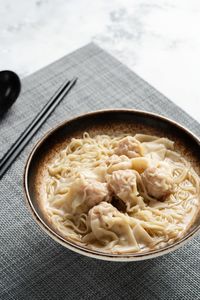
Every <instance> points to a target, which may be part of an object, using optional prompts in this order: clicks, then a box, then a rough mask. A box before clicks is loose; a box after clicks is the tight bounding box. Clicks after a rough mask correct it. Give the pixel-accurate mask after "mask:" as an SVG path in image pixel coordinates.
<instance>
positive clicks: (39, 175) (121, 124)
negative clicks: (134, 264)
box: [24, 109, 200, 261]
mask: <svg viewBox="0 0 200 300" xmlns="http://www.w3.org/2000/svg"><path fill="white" fill-rule="evenodd" d="M84 131H87V132H89V133H90V135H91V136H93V135H95V134H113V133H117V132H120V133H122V132H123V133H132V134H135V133H144V134H152V135H158V136H164V137H168V138H169V139H171V140H174V141H175V150H176V151H178V152H179V153H181V154H182V156H183V157H185V158H186V159H187V160H188V161H190V162H191V164H192V167H193V168H194V169H195V171H196V172H197V174H198V175H200V156H199V153H200V140H199V138H198V137H197V136H195V135H194V134H193V133H191V132H190V131H189V130H187V129H186V128H184V127H183V126H181V125H179V124H178V123H176V122H174V121H172V120H170V119H167V118H165V117H162V116H159V115H156V114H153V113H148V112H144V111H138V110H128V109H116V110H102V111H96V112H91V113H87V114H84V115H81V116H78V117H76V118H74V119H71V120H68V121H65V122H64V123H62V124H60V125H58V126H57V127H56V128H54V129H52V130H50V131H49V132H48V133H47V134H46V135H45V136H44V137H43V138H42V139H41V140H40V141H39V142H38V143H37V144H36V145H35V147H34V148H33V150H32V152H31V153H30V155H29V157H28V160H27V163H26V166H25V171H24V191H25V195H26V200H27V204H28V206H29V208H30V210H31V212H32V215H33V217H34V219H35V220H36V222H37V223H38V224H39V225H40V226H41V227H42V229H43V230H44V231H45V232H46V233H47V234H49V235H50V236H51V237H52V238H53V239H54V240H56V241H57V242H58V243H60V244H62V245H63V246H65V247H66V248H69V249H71V250H73V251H76V252H78V253H81V254H84V255H87V256H90V257H95V258H99V259H104V260H113V261H136V260H143V259H149V258H153V257H156V256H160V255H163V254H166V253H169V252H171V251H173V250H175V249H177V248H178V247H180V246H182V245H183V244H184V243H185V242H186V241H189V240H190V239H191V238H192V237H193V236H194V235H195V234H196V233H197V232H198V231H199V229H200V217H199V215H198V217H197V218H196V220H195V222H194V224H193V225H192V226H191V228H190V229H189V231H188V232H187V234H186V235H185V236H184V237H183V238H182V239H180V240H178V241H177V242H175V243H174V244H172V245H168V246H166V247H164V248H162V249H159V250H154V251H150V252H147V253H135V254H134V253H133V254H120V255H119V254H108V253H102V252H100V251H94V250H91V249H88V248H86V247H83V246H81V245H79V244H76V243H73V242H72V241H69V240H67V239H66V238H64V237H63V236H61V234H60V233H59V232H58V231H57V230H56V229H55V228H54V226H53V224H52V223H51V221H50V220H49V219H48V218H47V216H46V215H45V213H44V211H43V209H42V206H41V198H42V193H43V190H42V182H43V178H44V176H45V175H46V172H47V168H46V166H47V164H48V163H49V162H50V161H51V160H52V159H53V157H54V156H55V154H56V153H57V152H58V151H59V150H61V149H62V148H64V147H65V146H66V144H67V143H68V142H69V140H70V139H71V138H72V137H80V136H82V134H83V132H84Z"/></svg>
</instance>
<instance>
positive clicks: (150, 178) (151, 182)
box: [141, 162, 173, 200]
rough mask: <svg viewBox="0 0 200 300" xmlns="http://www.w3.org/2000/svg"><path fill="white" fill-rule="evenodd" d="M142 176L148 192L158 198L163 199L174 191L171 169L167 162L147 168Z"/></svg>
mask: <svg viewBox="0 0 200 300" xmlns="http://www.w3.org/2000/svg"><path fill="white" fill-rule="evenodd" d="M141 177H142V181H143V183H144V185H145V187H146V190H147V193H148V194H149V195H150V196H152V197H154V198H156V199H159V200H161V199H163V198H164V197H165V196H167V195H168V194H170V193H171V192H172V191H173V179H172V175H171V169H170V166H169V165H168V164H167V163H166V162H160V163H159V164H158V165H157V167H149V168H147V169H146V170H145V171H144V173H143V174H142V176H141Z"/></svg>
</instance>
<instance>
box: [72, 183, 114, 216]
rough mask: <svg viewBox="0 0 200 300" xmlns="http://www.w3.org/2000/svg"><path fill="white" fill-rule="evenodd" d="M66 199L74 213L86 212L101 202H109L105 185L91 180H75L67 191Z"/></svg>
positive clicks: (108, 194)
mask: <svg viewBox="0 0 200 300" xmlns="http://www.w3.org/2000/svg"><path fill="white" fill-rule="evenodd" d="M68 198H71V205H70V204H69V203H67V206H68V207H71V209H72V211H73V212H74V213H79V212H87V211H88V210H89V209H90V208H91V207H93V206H94V205H96V204H98V203H100V202H101V201H109V199H110V193H109V190H108V187H107V183H102V182H100V181H97V180H92V179H87V180H86V179H78V180H76V181H75V182H74V183H73V184H72V186H71V188H70V191H69V195H68Z"/></svg>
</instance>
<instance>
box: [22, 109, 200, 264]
mask: <svg viewBox="0 0 200 300" xmlns="http://www.w3.org/2000/svg"><path fill="white" fill-rule="evenodd" d="M109 112H110V113H112V112H113V113H115V112H116V113H126V112H127V113H128V112H129V113H133V114H140V115H147V116H148V117H153V118H157V119H159V120H161V121H165V122H167V123H170V124H171V125H173V126H175V127H178V128H179V129H181V130H183V131H185V132H186V133H187V134H189V136H190V137H191V138H192V139H194V140H195V141H196V142H197V143H198V144H199V147H200V138H198V136H197V135H195V134H194V133H193V132H192V131H190V130H189V129H187V128H186V127H184V126H183V125H181V124H179V123H178V122H176V121H174V120H172V119H170V118H168V117H165V116H162V115H160V114H157V113H153V112H149V111H144V110H139V109H126V108H114V109H100V110H95V111H90V112H87V113H82V114H79V115H77V116H75V117H72V118H69V119H66V120H65V121H63V122H60V123H59V124H58V125H56V126H54V127H53V128H51V129H50V130H48V131H47V132H46V133H45V134H44V135H43V136H42V137H41V138H40V139H39V140H38V141H37V142H36V143H35V145H34V146H33V148H32V150H31V152H30V153H29V155H28V158H27V160H26V163H25V167H24V173H23V192H24V195H25V201H26V205H27V207H28V209H29V211H30V212H31V214H32V217H33V219H34V220H35V221H36V223H37V224H38V225H39V226H40V227H41V228H42V229H43V230H44V231H45V232H46V233H47V234H48V235H49V236H50V237H51V238H53V240H55V241H56V242H58V243H59V244H61V245H62V246H64V247H65V248H68V249H70V250H72V251H74V252H77V253H79V254H82V255H85V256H88V257H93V258H97V259H101V260H106V261H121V262H125V261H126V262H129V261H139V260H146V259H151V258H155V257H158V256H161V255H164V254H167V253H169V252H172V251H174V250H176V249H178V248H179V247H181V246H183V245H184V244H185V243H186V242H188V241H189V240H191V239H192V238H193V237H194V236H195V235H196V234H197V233H198V232H199V231H200V225H198V226H197V227H196V228H194V229H193V230H191V232H189V233H188V234H186V235H185V236H184V237H183V238H181V239H180V240H177V241H176V242H174V243H173V244H170V245H167V246H166V247H164V248H161V249H157V250H152V251H149V252H146V253H145V252H144V253H135V254H134V253H130V254H128V253H127V254H112V253H103V252H100V251H96V250H92V249H89V248H86V247H84V246H81V245H78V244H76V243H73V242H70V241H68V240H66V239H64V237H62V236H60V235H59V234H58V233H56V232H55V231H54V230H53V229H51V228H50V227H49V225H48V224H47V223H46V222H45V221H44V220H43V219H42V218H41V217H40V216H39V214H38V213H37V211H36V209H35V207H34V205H33V203H32V200H31V196H30V194H29V188H28V174H29V167H30V164H31V161H32V158H33V156H34V154H35V153H36V151H37V150H38V148H39V147H40V146H41V145H42V144H43V142H44V141H45V140H46V139H47V138H48V137H49V136H50V135H51V134H53V133H54V132H56V131H57V130H58V129H59V128H61V127H63V126H67V124H68V123H71V122H76V121H77V120H79V119H81V118H87V117H89V116H92V115H96V114H104V113H109Z"/></svg>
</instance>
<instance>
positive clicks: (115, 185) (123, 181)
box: [107, 170, 138, 205]
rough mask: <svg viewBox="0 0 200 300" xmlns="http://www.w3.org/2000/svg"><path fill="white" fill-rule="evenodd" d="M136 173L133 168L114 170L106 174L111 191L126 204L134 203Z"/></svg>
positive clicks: (136, 191)
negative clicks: (108, 174)
mask: <svg viewBox="0 0 200 300" xmlns="http://www.w3.org/2000/svg"><path fill="white" fill-rule="evenodd" d="M136 179H137V178H136V174H135V172H134V171H133V170H118V171H114V172H113V173H112V174H111V175H110V176H107V182H108V185H109V188H110V189H111V191H112V192H113V193H114V194H115V195H116V196H117V197H119V198H120V199H121V200H123V201H124V203H126V204H128V203H129V204H130V205H131V204H134V200H135V197H137V195H138V190H137V181H136Z"/></svg>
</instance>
